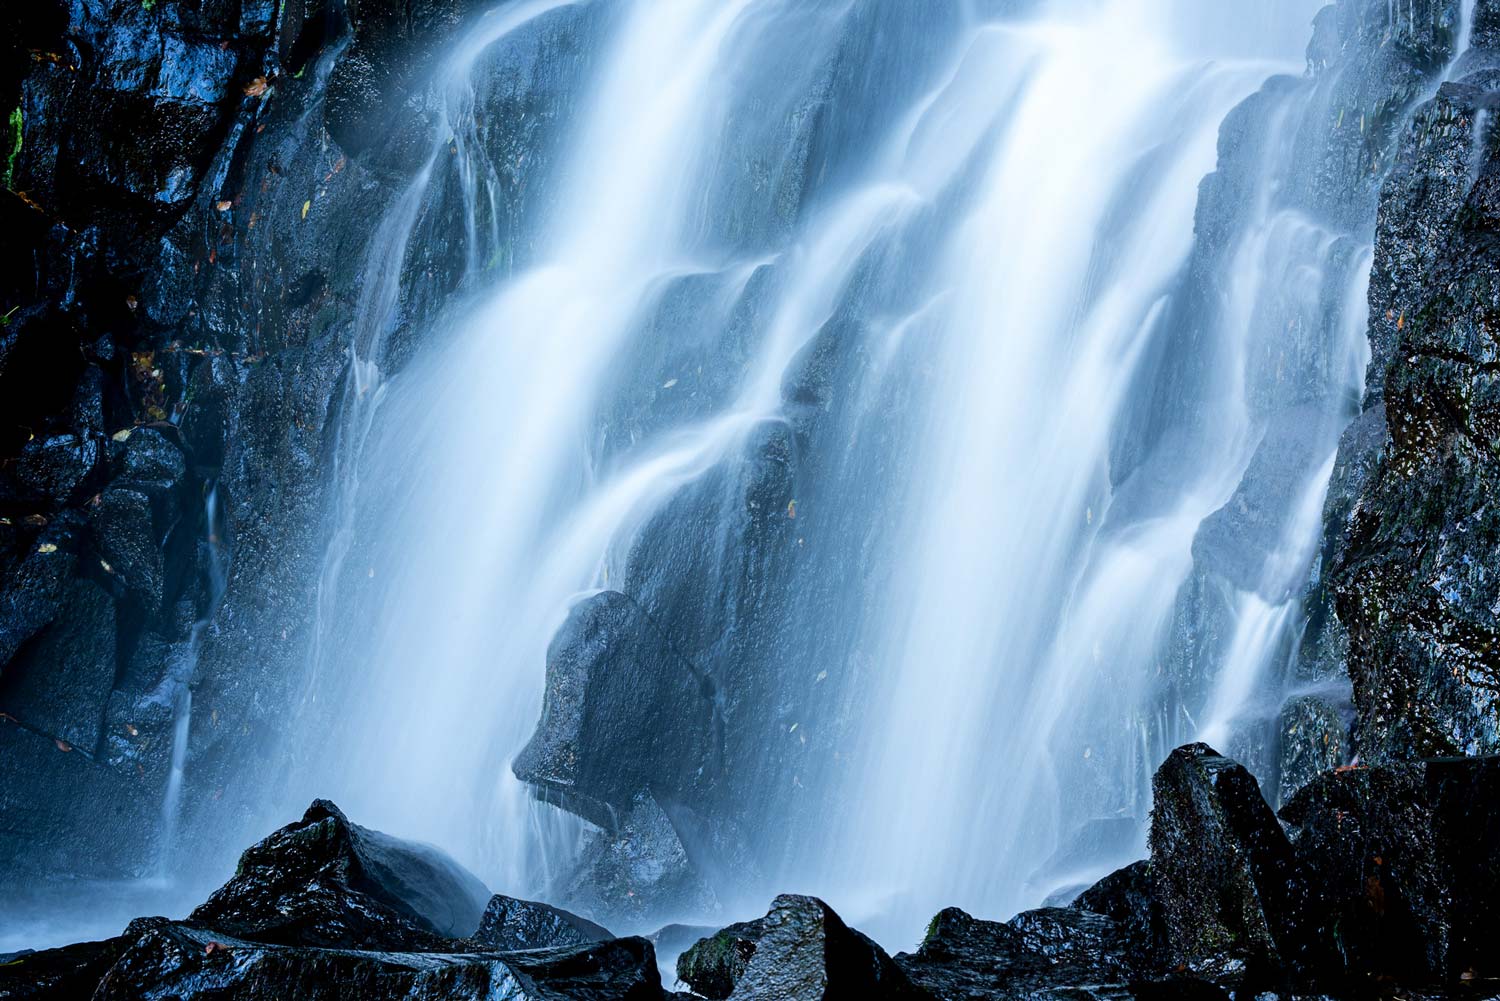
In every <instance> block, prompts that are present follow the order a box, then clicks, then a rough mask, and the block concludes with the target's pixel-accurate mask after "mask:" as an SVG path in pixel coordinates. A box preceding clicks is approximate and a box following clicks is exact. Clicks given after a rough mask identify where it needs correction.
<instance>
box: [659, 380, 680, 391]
mask: <svg viewBox="0 0 1500 1001" xmlns="http://www.w3.org/2000/svg"><path fill="white" fill-rule="evenodd" d="M675 385H677V380H676V379H668V380H667V381H666V382H664V383H662V384H661V388H662V389H671V388H672V387H673V386H675Z"/></svg>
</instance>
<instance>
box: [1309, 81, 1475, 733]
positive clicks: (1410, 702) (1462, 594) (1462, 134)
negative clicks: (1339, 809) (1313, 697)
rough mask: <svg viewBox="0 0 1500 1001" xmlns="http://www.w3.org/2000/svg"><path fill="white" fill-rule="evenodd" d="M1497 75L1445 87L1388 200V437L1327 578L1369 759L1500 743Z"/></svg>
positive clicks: (1409, 143)
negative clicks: (1490, 138)
mask: <svg viewBox="0 0 1500 1001" xmlns="http://www.w3.org/2000/svg"><path fill="white" fill-rule="evenodd" d="M1473 81H1477V82H1473ZM1494 86H1495V84H1494V82H1492V81H1486V80H1485V79H1484V77H1483V74H1481V75H1479V76H1478V77H1471V78H1469V80H1467V81H1465V82H1464V83H1461V84H1452V83H1450V84H1445V85H1444V86H1443V87H1442V88H1441V90H1440V91H1439V92H1438V95H1437V96H1436V97H1435V98H1434V99H1433V100H1432V101H1430V102H1429V103H1428V104H1426V105H1424V106H1423V107H1422V108H1421V109H1420V110H1419V112H1418V113H1417V114H1416V115H1415V116H1414V117H1413V120H1412V122H1411V125H1410V127H1409V129H1408V130H1407V132H1406V135H1405V137H1404V141H1403V142H1402V144H1401V148H1400V153H1399V157H1398V160H1397V163H1396V166H1395V169H1394V170H1393V171H1392V173H1391V176H1390V178H1389V179H1388V181H1387V182H1386V185H1385V188H1384V190H1383V195H1382V201H1381V209H1380V221H1379V227H1378V229H1377V234H1376V253H1375V265H1374V269H1373V272H1372V275H1371V283H1370V308H1371V320H1370V339H1371V345H1372V348H1373V350H1374V354H1375V358H1374V361H1372V363H1371V369H1370V383H1371V394H1372V399H1374V398H1379V399H1382V400H1383V402H1384V407H1385V420H1386V423H1387V425H1388V432H1389V433H1388V435H1387V437H1386V438H1385V441H1384V443H1383V451H1382V454H1381V458H1380V462H1379V465H1378V467H1377V468H1376V469H1375V470H1374V471H1373V472H1372V473H1371V475H1370V476H1369V477H1368V478H1367V480H1366V481H1365V483H1364V484H1363V485H1362V488H1361V490H1360V493H1359V498H1358V501H1357V502H1356V504H1355V505H1354V506H1353V509H1352V510H1353V512H1354V514H1353V516H1352V517H1351V518H1350V519H1349V525H1348V529H1347V540H1348V541H1347V544H1346V545H1344V546H1343V548H1342V551H1341V552H1339V554H1338V558H1337V560H1336V562H1335V563H1334V564H1333V566H1332V567H1331V570H1330V573H1329V578H1330V589H1331V591H1332V593H1333V595H1334V602H1335V605H1336V609H1337V613H1338V617H1339V620H1340V621H1341V623H1342V624H1343V627H1344V628H1345V629H1346V630H1347V635H1348V648H1349V652H1348V673H1349V676H1350V678H1351V680H1352V682H1353V685H1354V704H1355V708H1356V711H1357V720H1356V731H1355V744H1356V749H1357V750H1358V751H1359V752H1360V754H1361V755H1362V756H1363V757H1364V758H1365V759H1366V760H1369V761H1382V760H1400V759H1411V758H1415V757H1423V756H1436V755H1445V754H1455V753H1467V754H1476V753H1489V752H1493V751H1495V750H1497V749H1500V712H1497V709H1500V702H1497V699H1500V696H1497V694H1496V693H1497V692H1500V662H1497V660H1496V654H1495V651H1496V649H1500V647H1497V645H1496V644H1497V642H1500V619H1497V612H1496V609H1497V608H1500V578H1497V577H1496V575H1495V574H1494V573H1493V572H1492V570H1491V568H1492V567H1493V566H1494V554H1495V553H1496V551H1497V549H1500V514H1497V513H1496V511H1495V508H1494V505H1493V504H1492V503H1490V498H1491V497H1492V496H1493V494H1494V492H1495V490H1496V489H1497V487H1500V485H1497V484H1496V482H1495V478H1494V470H1495V469H1496V468H1497V464H1496V461H1495V459H1496V454H1497V452H1496V449H1497V448H1500V438H1497V434H1496V431H1495V428H1496V427H1500V423H1497V422H1500V403H1497V397H1496V394H1495V392H1494V373H1493V366H1494V359H1495V357H1496V354H1497V346H1496V345H1497V342H1496V339H1495V336H1494V333H1493V330H1492V323H1491V321H1490V317H1491V315H1492V314H1493V311H1494V309H1495V305H1496V303H1497V302H1500V286H1497V284H1496V280H1495V276H1496V274H1497V273H1500V258H1497V256H1496V248H1495V247H1494V241H1493V239H1492V233H1493V227H1494V225H1495V221H1496V220H1497V219H1500V161H1497V159H1496V151H1495V149H1494V148H1493V144H1490V143H1487V142H1480V141H1479V140H1480V138H1482V136H1483V131H1482V130H1477V129H1476V122H1478V121H1479V120H1480V118H1481V116H1482V115H1487V114H1492V112H1489V111H1487V110H1486V109H1487V108H1488V107H1489V106H1490V105H1491V104H1492V103H1493V99H1494V96H1495V93H1496V92H1495V91H1494V90H1493V89H1492V88H1493V87H1494Z"/></svg>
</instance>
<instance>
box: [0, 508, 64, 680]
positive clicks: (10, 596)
mask: <svg viewBox="0 0 1500 1001" xmlns="http://www.w3.org/2000/svg"><path fill="white" fill-rule="evenodd" d="M0 531H5V532H8V533H15V534H16V535H17V536H20V533H19V532H16V530H15V529H14V528H11V527H9V526H6V527H5V528H0ZM28 535H29V533H28ZM23 540H24V541H23ZM16 541H18V542H21V544H22V545H23V546H24V547H25V548H24V550H23V552H22V553H21V554H20V555H19V557H18V558H15V559H14V560H13V561H6V563H8V565H5V564H0V565H4V566H5V571H6V579H7V582H8V586H7V587H6V588H5V589H4V590H0V678H3V676H4V670H5V665H6V664H8V663H9V662H10V659H11V658H12V657H14V656H15V654H16V651H17V650H18V649H20V647H21V644H23V643H25V642H26V641H27V640H29V639H31V638H32V637H33V636H35V635H36V634H37V633H38V632H40V631H41V630H42V629H44V628H45V627H46V626H47V624H48V623H50V622H51V621H52V620H53V619H54V618H56V617H57V614H58V612H59V611H60V610H61V609H62V603H63V600H64V596H65V595H66V594H67V590H68V587H67V584H68V580H69V579H70V577H71V576H72V573H73V567H74V564H75V563H76V559H75V557H74V556H73V554H72V553H71V552H69V551H68V550H65V549H61V548H54V549H50V550H48V551H47V552H41V551H40V549H39V548H38V547H39V545H44V544H45V543H41V544H38V543H34V542H32V541H31V540H30V538H27V537H25V536H21V537H19V538H17V540H16ZM51 544H52V545H53V546H56V545H57V544H56V543H55V542H54V543H51Z"/></svg>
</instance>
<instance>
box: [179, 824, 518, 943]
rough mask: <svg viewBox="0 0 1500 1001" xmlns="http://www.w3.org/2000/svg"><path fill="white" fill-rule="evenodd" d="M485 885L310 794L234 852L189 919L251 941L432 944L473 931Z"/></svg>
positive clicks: (433, 852)
mask: <svg viewBox="0 0 1500 1001" xmlns="http://www.w3.org/2000/svg"><path fill="white" fill-rule="evenodd" d="M489 895H490V894H489V890H487V889H486V888H485V886H484V884H483V883H481V882H480V881H479V880H478V879H477V878H476V877H475V876H473V875H472V874H471V873H469V872H468V871H467V870H465V869H464V868H463V867H462V866H460V865H459V864H458V863H457V862H454V861H453V860H452V859H451V858H449V857H448V856H447V855H445V854H444V853H442V852H441V851H439V850H437V849H436V848H432V847H430V846H428V845H423V844H417V843H415V842H411V841H402V840H400V839H399V838H393V837H391V836H390V835H388V834H382V833H381V832H379V831H372V830H369V829H368V828H364V827H360V826H359V825H357V824H353V823H350V822H349V820H348V818H346V817H345V816H344V814H343V813H342V812H341V811H340V810H339V808H338V807H337V806H335V805H334V804H332V803H330V802H328V801H327V800H317V801H316V802H314V803H313V804H312V806H310V807H308V809H307V812H306V813H305V814H303V816H302V819H301V820H300V821H298V822H297V823H295V824H288V825H287V826H286V827H283V828H282V829H281V830H279V831H277V832H276V833H274V834H272V835H271V836H270V837H268V838H266V839H265V840H264V841H261V842H259V843H258V844H256V845H254V846H252V847H250V848H249V849H247V850H246V851H245V853H244V854H243V855H241V856H240V863H239V868H238V869H237V871H236V872H235V875H234V878H233V879H231V880H230V881H229V882H228V883H225V884H224V885H223V886H222V887H220V888H219V889H218V890H216V891H215V892H214V894H213V896H211V897H209V898H208V900H207V901H206V902H205V903H204V904H203V905H202V906H200V907H199V908H198V909H197V910H195V911H193V913H192V915H191V918H190V920H191V921H193V922H194V923H196V924H200V925H203V926H205V927H210V928H214V929H216V930H219V931H222V932H224V933H226V934H229V935H234V936H236V937H239V938H243V939H246V940H249V941H254V942H265V943H275V944H277V945H309V946H327V947H338V948H347V949H402V950H430V949H439V948H443V947H445V946H446V945H447V944H448V941H447V940H449V939H456V938H461V937H463V936H466V935H469V934H471V933H473V931H474V930H475V929H476V928H477V927H478V926H479V922H480V919H481V917H482V916H483V915H484V913H485V904H486V901H487V900H488V899H489Z"/></svg>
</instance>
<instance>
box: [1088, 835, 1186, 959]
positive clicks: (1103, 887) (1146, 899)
mask: <svg viewBox="0 0 1500 1001" xmlns="http://www.w3.org/2000/svg"><path fill="white" fill-rule="evenodd" d="M1072 906H1073V907H1075V908H1077V909H1079V910H1083V911H1092V912H1093V913H1095V914H1102V915H1104V916H1105V917H1107V918H1110V919H1112V920H1113V921H1114V922H1115V924H1116V925H1117V926H1118V928H1119V930H1120V935H1121V936H1122V938H1123V941H1124V943H1125V946H1124V951H1125V956H1126V959H1127V960H1128V961H1129V963H1130V964H1131V966H1132V967H1133V968H1134V969H1136V970H1138V971H1143V972H1144V971H1162V970H1167V969H1170V968H1171V967H1170V964H1169V963H1168V961H1167V932H1166V923H1165V917H1164V915H1163V914H1162V910H1161V905H1160V904H1159V903H1157V900H1156V896H1155V890H1154V887H1153V886H1152V882H1151V863H1150V862H1149V861H1146V860H1144V859H1142V860H1141V861H1139V862H1132V863H1131V864H1130V865H1127V866H1125V867H1124V868H1121V869H1116V870H1115V871H1114V872H1112V873H1110V874H1109V875H1108V876H1105V877H1104V878H1103V879H1101V880H1099V882H1097V883H1095V884H1094V885H1093V886H1091V887H1089V888H1088V889H1086V890H1084V891H1083V892H1082V893H1080V894H1079V895H1078V896H1077V898H1075V899H1074V901H1073V904H1072Z"/></svg>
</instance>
